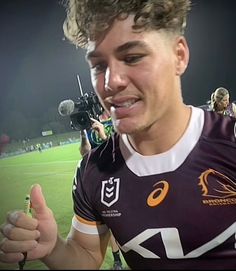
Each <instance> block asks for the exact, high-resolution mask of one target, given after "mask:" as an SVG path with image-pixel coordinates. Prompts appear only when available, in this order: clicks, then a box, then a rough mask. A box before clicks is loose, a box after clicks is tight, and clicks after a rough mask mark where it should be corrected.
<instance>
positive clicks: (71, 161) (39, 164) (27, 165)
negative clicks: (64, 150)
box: [0, 159, 79, 168]
mask: <svg viewBox="0 0 236 271" xmlns="http://www.w3.org/2000/svg"><path fill="white" fill-rule="evenodd" d="M78 161H79V159H78V160H67V161H52V162H42V163H33V164H11V165H0V168H4V167H15V166H21V167H22V166H23V167H29V166H30V167H31V166H42V165H53V164H55V165H56V164H62V163H63V164H65V163H75V162H78Z"/></svg>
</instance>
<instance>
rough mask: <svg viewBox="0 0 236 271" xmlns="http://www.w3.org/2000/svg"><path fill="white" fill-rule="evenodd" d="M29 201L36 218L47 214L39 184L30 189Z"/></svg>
mask: <svg viewBox="0 0 236 271" xmlns="http://www.w3.org/2000/svg"><path fill="white" fill-rule="evenodd" d="M30 200H31V207H32V209H33V210H34V213H35V215H36V216H37V215H40V214H44V213H45V212H47V210H48V208H47V204H46V201H45V198H44V196H43V193H42V188H41V186H40V185H39V184H35V185H33V186H32V187H31V192H30Z"/></svg>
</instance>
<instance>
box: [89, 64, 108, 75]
mask: <svg viewBox="0 0 236 271" xmlns="http://www.w3.org/2000/svg"><path fill="white" fill-rule="evenodd" d="M106 68H107V65H106V64H105V63H96V64H94V65H93V66H92V70H93V71H94V72H95V73H96V74H98V73H101V72H104V71H105V70H106Z"/></svg>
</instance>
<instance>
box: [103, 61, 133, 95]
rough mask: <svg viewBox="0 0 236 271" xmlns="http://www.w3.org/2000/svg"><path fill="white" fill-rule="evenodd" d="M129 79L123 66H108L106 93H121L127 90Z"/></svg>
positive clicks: (105, 84) (105, 83)
mask: <svg viewBox="0 0 236 271" xmlns="http://www.w3.org/2000/svg"><path fill="white" fill-rule="evenodd" d="M127 84H128V78H127V75H126V71H125V69H124V68H122V66H121V65H112V66H108V67H107V69H106V72H105V82H104V87H105V90H106V91H121V90H122V89H124V88H126V86H127Z"/></svg>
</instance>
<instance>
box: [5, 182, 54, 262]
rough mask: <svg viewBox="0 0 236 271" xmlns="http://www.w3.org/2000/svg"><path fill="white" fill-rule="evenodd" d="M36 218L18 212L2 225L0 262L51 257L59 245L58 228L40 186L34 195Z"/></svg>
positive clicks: (31, 195)
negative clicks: (25, 257)
mask: <svg viewBox="0 0 236 271" xmlns="http://www.w3.org/2000/svg"><path fill="white" fill-rule="evenodd" d="M30 198H31V208H32V216H33V217H29V216H28V215H26V214H25V213H24V212H21V211H14V212H11V213H9V214H8V215H7V219H6V222H5V223H4V224H3V225H1V227H0V230H1V234H2V236H1V237H2V238H1V237H0V238H1V239H0V261H1V262H7V263H16V262H19V261H21V260H22V259H23V258H24V255H23V252H27V260H35V259H40V258H43V257H45V256H47V255H49V254H50V253H51V252H52V250H53V248H54V247H55V245H56V240H57V224H56V221H55V219H54V216H53V213H52V211H51V209H49V208H48V207H47V204H46V201H45V199H44V196H43V193H42V190H41V187H40V185H38V184H36V185H34V186H33V187H32V188H31V192H30Z"/></svg>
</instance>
